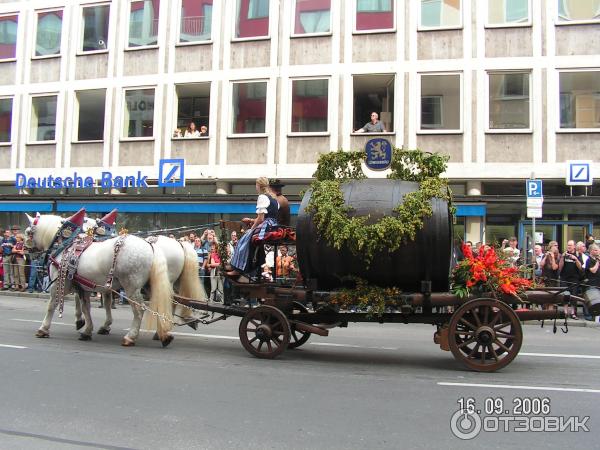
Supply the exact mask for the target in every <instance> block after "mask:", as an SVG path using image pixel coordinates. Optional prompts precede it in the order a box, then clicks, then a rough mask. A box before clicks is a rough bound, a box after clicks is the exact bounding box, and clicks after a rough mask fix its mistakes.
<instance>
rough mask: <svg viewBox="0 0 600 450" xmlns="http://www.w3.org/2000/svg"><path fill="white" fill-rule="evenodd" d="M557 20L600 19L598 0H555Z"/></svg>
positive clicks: (599, 2) (599, 1) (579, 20)
mask: <svg viewBox="0 0 600 450" xmlns="http://www.w3.org/2000/svg"><path fill="white" fill-rule="evenodd" d="M557 1H558V21H559V22H563V23H564V22H567V23H568V22H590V21H597V20H600V0H557Z"/></svg>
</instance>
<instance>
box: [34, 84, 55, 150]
mask: <svg viewBox="0 0 600 450" xmlns="http://www.w3.org/2000/svg"><path fill="white" fill-rule="evenodd" d="M56 104H57V96H56V95H47V96H41V97H32V98H31V129H30V134H29V140H30V141H32V142H40V141H54V140H55V139H56Z"/></svg>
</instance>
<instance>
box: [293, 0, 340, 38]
mask: <svg viewBox="0 0 600 450" xmlns="http://www.w3.org/2000/svg"><path fill="white" fill-rule="evenodd" d="M330 31H331V0H296V12H295V14H294V34H295V35H305V34H319V33H329V32H330Z"/></svg>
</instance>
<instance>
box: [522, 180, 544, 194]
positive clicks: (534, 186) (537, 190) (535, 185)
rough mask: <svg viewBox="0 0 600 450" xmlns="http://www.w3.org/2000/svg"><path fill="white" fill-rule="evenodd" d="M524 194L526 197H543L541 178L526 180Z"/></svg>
mask: <svg viewBox="0 0 600 450" xmlns="http://www.w3.org/2000/svg"><path fill="white" fill-rule="evenodd" d="M525 194H526V195H527V198H543V197H544V196H543V194H542V180H526V181H525Z"/></svg>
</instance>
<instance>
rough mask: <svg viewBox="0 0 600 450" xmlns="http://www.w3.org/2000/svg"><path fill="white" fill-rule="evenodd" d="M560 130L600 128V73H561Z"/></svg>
mask: <svg viewBox="0 0 600 450" xmlns="http://www.w3.org/2000/svg"><path fill="white" fill-rule="evenodd" d="M559 79H560V81H559V85H560V128H561V129H595V130H597V129H599V128H600V71H591V70H590V71H582V72H561V73H560V74H559Z"/></svg>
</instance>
